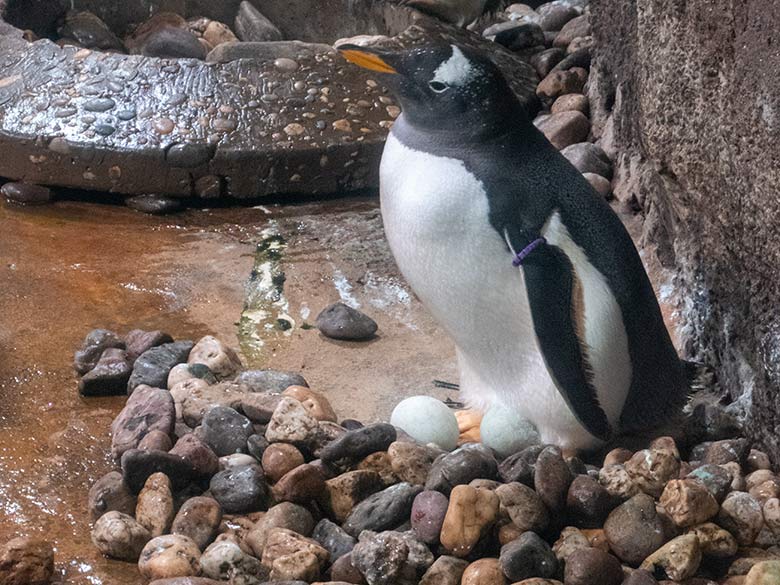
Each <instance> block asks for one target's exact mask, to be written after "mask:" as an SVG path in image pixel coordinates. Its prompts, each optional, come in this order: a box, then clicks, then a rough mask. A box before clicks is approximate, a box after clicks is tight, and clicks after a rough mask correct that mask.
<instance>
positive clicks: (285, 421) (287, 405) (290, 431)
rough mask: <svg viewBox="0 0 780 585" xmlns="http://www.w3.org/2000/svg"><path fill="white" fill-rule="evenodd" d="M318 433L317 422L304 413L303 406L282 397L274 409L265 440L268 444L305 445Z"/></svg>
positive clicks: (293, 400)
mask: <svg viewBox="0 0 780 585" xmlns="http://www.w3.org/2000/svg"><path fill="white" fill-rule="evenodd" d="M318 431H319V425H318V424H317V420H316V419H315V418H313V417H312V416H310V415H309V413H308V412H306V409H305V408H304V407H303V405H302V404H301V403H300V402H298V401H297V400H295V399H293V398H287V397H284V398H282V400H281V401H280V402H279V406H277V407H276V410H275V411H274V414H273V416H272V417H271V421H270V422H269V423H268V428H267V429H266V431H265V438H266V439H268V442H269V443H277V442H281V443H293V444H295V445H307V444H309V443H311V442H312V441H313V440H314V439H315V437H316V436H317V433H318Z"/></svg>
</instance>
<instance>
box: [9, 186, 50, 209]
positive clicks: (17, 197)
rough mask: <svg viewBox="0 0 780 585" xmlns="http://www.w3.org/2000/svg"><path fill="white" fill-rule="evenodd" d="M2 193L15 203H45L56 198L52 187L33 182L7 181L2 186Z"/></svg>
mask: <svg viewBox="0 0 780 585" xmlns="http://www.w3.org/2000/svg"><path fill="white" fill-rule="evenodd" d="M0 195H2V196H3V197H5V198H6V199H7V200H8V201H12V202H13V203H21V204H22V205H43V204H46V203H50V202H51V201H52V199H53V198H54V195H53V194H52V192H51V189H49V188H48V187H41V186H40V185H33V184H31V183H6V184H5V185H3V186H2V187H0Z"/></svg>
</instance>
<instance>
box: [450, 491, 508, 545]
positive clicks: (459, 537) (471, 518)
mask: <svg viewBox="0 0 780 585" xmlns="http://www.w3.org/2000/svg"><path fill="white" fill-rule="evenodd" d="M498 509H499V499H498V496H497V495H496V494H495V492H492V491H489V490H486V489H477V488H473V487H471V486H468V485H458V486H455V487H454V488H452V492H451V493H450V499H449V505H448V507H447V513H446V515H445V516H444V522H443V524H442V527H441V535H440V540H441V544H442V546H443V547H444V549H445V550H446V551H447V552H448V553H450V554H453V555H455V556H457V557H465V556H467V555H468V554H469V553H470V552H471V551H472V549H473V548H474V547H475V546H476V544H477V542H478V541H479V539H480V538H482V536H484V535H485V534H486V533H487V531H488V530H489V529H490V528H492V526H493V524H494V523H495V522H496V519H497V517H498Z"/></svg>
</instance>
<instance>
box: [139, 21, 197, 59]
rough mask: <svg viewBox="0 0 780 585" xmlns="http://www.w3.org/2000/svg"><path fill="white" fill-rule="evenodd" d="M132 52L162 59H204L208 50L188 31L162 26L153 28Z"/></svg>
mask: <svg viewBox="0 0 780 585" xmlns="http://www.w3.org/2000/svg"><path fill="white" fill-rule="evenodd" d="M132 52H136V53H139V54H141V55H145V56H147V57H160V58H163V59H205V58H206V53H207V52H208V51H207V50H206V48H205V47H204V46H203V44H201V43H200V41H199V40H198V38H197V37H196V36H195V35H193V34H192V33H191V32H190V31H188V30H186V29H183V28H174V27H164V28H158V29H156V30H153V31H152V32H151V33H150V34H149V35H147V36H146V37H145V38H144V39H143V41H142V42H141V43H140V45H139V46H138V47H137V49H136V50H135V51H132Z"/></svg>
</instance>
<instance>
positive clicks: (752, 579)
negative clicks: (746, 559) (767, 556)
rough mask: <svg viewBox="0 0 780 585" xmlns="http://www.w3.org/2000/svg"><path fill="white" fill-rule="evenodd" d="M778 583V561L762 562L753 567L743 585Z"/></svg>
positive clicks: (779, 561)
mask: <svg viewBox="0 0 780 585" xmlns="http://www.w3.org/2000/svg"><path fill="white" fill-rule="evenodd" d="M778 583H780V560H776V561H762V562H760V563H756V564H755V565H753V568H751V569H750V571H749V572H748V574H747V576H746V577H745V582H744V585H777V584H778Z"/></svg>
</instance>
